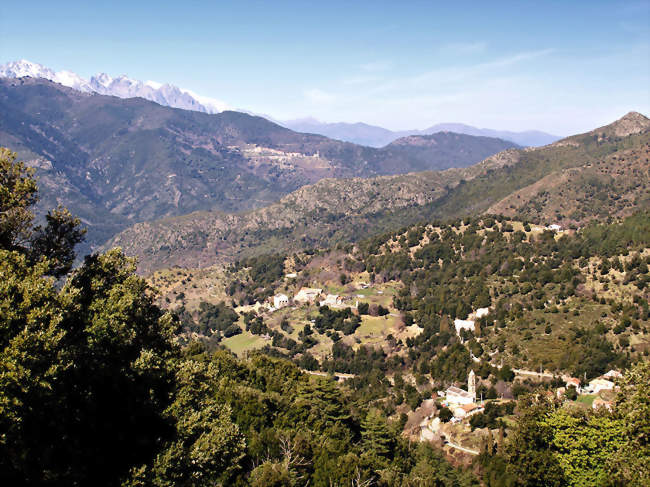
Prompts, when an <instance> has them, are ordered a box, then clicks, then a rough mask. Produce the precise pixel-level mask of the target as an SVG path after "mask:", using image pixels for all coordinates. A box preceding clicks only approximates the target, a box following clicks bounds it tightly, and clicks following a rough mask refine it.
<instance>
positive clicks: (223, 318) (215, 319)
mask: <svg viewBox="0 0 650 487" xmlns="http://www.w3.org/2000/svg"><path fill="white" fill-rule="evenodd" d="M238 319H239V316H238V315H237V313H236V312H235V310H234V309H232V308H230V307H228V306H226V304H225V303H223V302H222V303H219V304H211V303H208V302H206V301H201V303H200V304H199V312H198V326H197V327H196V329H193V330H191V331H195V332H197V333H201V334H203V335H210V334H212V332H216V331H221V332H224V334H225V331H226V330H228V329H230V328H231V327H232V325H233V324H234V323H235V322H236V321H237V320H238ZM237 328H239V327H237ZM240 331H241V330H240ZM226 336H228V335H226Z"/></svg>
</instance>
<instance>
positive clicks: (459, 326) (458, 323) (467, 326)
mask: <svg viewBox="0 0 650 487" xmlns="http://www.w3.org/2000/svg"><path fill="white" fill-rule="evenodd" d="M454 328H456V334H457V335H460V331H461V330H470V331H474V321H473V320H459V319H458V318H456V319H455V320H454Z"/></svg>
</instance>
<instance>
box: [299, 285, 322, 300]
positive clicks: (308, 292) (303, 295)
mask: <svg viewBox="0 0 650 487" xmlns="http://www.w3.org/2000/svg"><path fill="white" fill-rule="evenodd" d="M322 293H323V290H322V289H318V288H312V287H303V288H302V289H301V290H300V291H298V294H296V295H295V296H294V297H293V300H294V301H295V302H296V303H313V302H314V301H316V299H317V298H318V297H319V296H320V295H321V294H322Z"/></svg>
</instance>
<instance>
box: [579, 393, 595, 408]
mask: <svg viewBox="0 0 650 487" xmlns="http://www.w3.org/2000/svg"><path fill="white" fill-rule="evenodd" d="M597 397H598V396H597V395H596V394H582V395H581V396H578V398H577V399H576V402H577V403H579V404H584V405H585V406H587V407H591V406H592V404H593V403H594V399H596V398H597Z"/></svg>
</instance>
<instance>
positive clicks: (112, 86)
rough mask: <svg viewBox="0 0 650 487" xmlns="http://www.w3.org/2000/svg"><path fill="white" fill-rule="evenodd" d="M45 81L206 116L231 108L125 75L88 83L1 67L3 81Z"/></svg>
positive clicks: (42, 70)
mask: <svg viewBox="0 0 650 487" xmlns="http://www.w3.org/2000/svg"><path fill="white" fill-rule="evenodd" d="M25 76H29V77H31V78H45V79H47V80H50V81H54V82H55V83H60V84H62V85H64V86H68V87H70V88H73V89H75V90H79V91H83V92H86V93H99V94H101V95H111V96H117V97H120V98H133V97H141V98H145V99H147V100H151V101H153V102H156V103H159V104H160V105H165V106H168V107H172V108H182V109H184V110H194V111H197V112H205V113H219V112H222V111H224V110H228V109H229V108H228V105H227V104H226V103H225V102H223V101H220V100H216V99H214V98H209V97H205V96H200V95H197V94H196V93H194V92H192V91H190V90H186V89H183V88H179V87H177V86H174V85H170V84H162V83H157V82H155V81H139V80H134V79H131V78H128V77H126V76H124V75H122V76H118V77H117V78H113V77H111V76H109V75H108V74H106V73H100V74H97V75H95V76H93V77H91V78H90V80H85V79H84V78H82V77H81V76H79V75H78V74H76V73H73V72H70V71H58V72H54V71H53V70H51V69H49V68H47V67H45V66H43V65H41V64H38V63H33V62H30V61H27V60H24V59H23V60H20V61H13V62H9V63H7V64H4V65H2V66H0V77H3V78H22V77H25Z"/></svg>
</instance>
